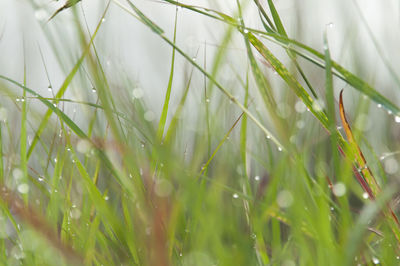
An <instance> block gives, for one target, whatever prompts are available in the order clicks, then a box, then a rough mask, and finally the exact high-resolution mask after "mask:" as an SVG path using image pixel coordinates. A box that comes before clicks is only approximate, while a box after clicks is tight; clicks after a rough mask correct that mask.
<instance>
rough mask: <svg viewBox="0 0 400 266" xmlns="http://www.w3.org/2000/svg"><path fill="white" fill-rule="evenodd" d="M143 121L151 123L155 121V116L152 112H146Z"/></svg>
mask: <svg viewBox="0 0 400 266" xmlns="http://www.w3.org/2000/svg"><path fill="white" fill-rule="evenodd" d="M144 119H145V120H147V121H149V122H150V121H153V120H154V119H155V115H154V113H153V112H152V111H147V112H146V113H144Z"/></svg>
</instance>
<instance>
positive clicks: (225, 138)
mask: <svg viewBox="0 0 400 266" xmlns="http://www.w3.org/2000/svg"><path fill="white" fill-rule="evenodd" d="M243 114H244V113H241V114H240V116H239V117H238V118H237V119H236V121H235V122H234V123H233V125H232V127H231V128H230V129H229V130H228V132H226V134H225V136H224V137H223V138H222V140H221V141H220V142H219V143H218V145H217V147H216V148H215V150H214V152H213V153H212V154H211V156H210V158H208V160H207V162H206V163H205V164H204V166H203V167H202V168H201V170H200V175H202V174H203V173H204V172H205V171H207V167H208V165H209V164H210V163H211V161H212V159H213V158H214V156H215V155H216V154H217V152H218V150H219V149H220V148H221V147H222V145H223V144H224V142H225V141H226V140H227V139H228V137H229V135H230V134H231V132H232V131H233V129H234V128H235V127H236V125H237V123H239V121H240V119H241V118H242V116H243Z"/></svg>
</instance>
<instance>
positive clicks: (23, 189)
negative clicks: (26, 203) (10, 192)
mask: <svg viewBox="0 0 400 266" xmlns="http://www.w3.org/2000/svg"><path fill="white" fill-rule="evenodd" d="M17 190H18V192H19V193H21V194H26V193H28V191H29V185H28V184H26V183H22V184H20V185H19V186H18V187H17Z"/></svg>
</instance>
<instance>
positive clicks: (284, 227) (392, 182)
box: [0, 0, 400, 266]
mask: <svg viewBox="0 0 400 266" xmlns="http://www.w3.org/2000/svg"><path fill="white" fill-rule="evenodd" d="M161 2H162V3H163V4H165V5H164V6H165V7H171V6H172V7H176V12H175V14H176V15H175V17H173V18H171V21H173V22H174V23H173V28H172V29H166V28H164V27H165V26H164V25H159V24H158V23H157V20H156V19H154V17H153V16H152V15H151V14H147V13H145V12H144V11H143V10H141V8H140V7H139V6H138V5H139V4H138V3H136V1H130V0H128V1H118V0H112V1H110V2H108V3H106V4H105V5H103V7H104V9H103V12H102V14H101V15H99V17H98V18H97V24H96V27H95V29H94V30H93V31H90V30H89V29H90V27H88V24H87V22H86V20H85V17H84V16H82V15H81V14H80V13H79V12H80V11H82V10H81V9H79V7H80V4H77V5H75V6H73V7H72V8H69V7H68V8H65V9H64V10H63V13H65V12H71V13H72V14H73V20H71V24H72V25H74V26H73V29H74V34H75V35H76V36H75V40H74V41H73V43H74V46H73V48H71V49H70V50H66V49H65V47H67V46H68V42H66V43H64V44H63V41H62V40H64V39H63V37H64V36H63V33H62V32H61V31H60V30H58V31H57V30H56V29H59V27H60V25H59V24H57V19H59V16H60V14H62V13H60V14H57V16H55V17H54V18H52V20H50V21H47V19H46V20H45V23H43V25H42V27H43V28H42V30H43V32H44V33H45V36H46V37H47V41H48V42H49V44H50V45H51V47H52V49H53V53H54V55H55V58H57V60H58V63H59V64H60V68H61V69H64V70H65V74H64V80H63V82H61V83H60V84H61V85H60V86H59V87H58V88H57V87H53V85H52V83H53V82H52V79H53V77H52V76H51V75H49V73H48V72H47V69H48V68H49V66H48V65H47V63H46V60H45V59H44V57H43V55H42V54H41V56H42V57H41V58H42V60H43V64H44V68H45V70H46V74H47V77H48V81H49V87H48V90H49V91H51V94H52V96H51V97H48V96H47V95H45V94H44V92H43V91H42V90H38V89H36V88H34V87H31V85H30V83H29V79H27V76H28V74H29V71H30V69H29V67H26V66H27V65H26V64H25V67H24V69H22V70H21V73H22V76H23V77H24V78H23V79H22V80H21V81H19V80H15V79H13V78H11V77H8V76H5V75H3V74H2V73H0V89H1V92H2V93H3V94H4V95H6V97H4V98H3V100H2V102H1V106H2V107H1V108H0V118H1V120H2V122H1V125H0V149H1V151H2V152H1V154H2V156H0V174H1V179H0V180H1V183H0V186H1V189H0V199H1V201H0V202H1V204H0V206H1V216H0V238H1V239H0V260H1V262H2V264H5V265H18V264H23V265H185V266H186V265H286V266H289V265H358V264H360V265H371V264H382V265H396V264H398V262H399V258H400V257H399V256H400V254H399V247H400V245H399V244H400V243H399V241H400V231H399V222H398V218H397V215H398V208H397V194H398V192H399V191H398V184H399V180H398V178H397V174H398V171H397V170H398V163H397V160H396V156H397V155H398V153H397V152H396V150H395V149H396V147H397V144H395V143H397V142H396V141H397V138H396V135H395V134H391V133H387V134H384V135H383V138H384V139H383V140H382V141H380V142H376V141H374V139H373V138H375V137H376V136H374V135H373V134H366V131H365V128H366V127H367V126H369V127H374V126H375V125H378V124H379V125H381V124H382V123H380V122H379V121H375V119H378V120H386V122H385V126H386V128H384V129H382V130H385V131H387V132H391V130H392V129H398V128H397V127H396V122H397V123H398V122H400V118H399V117H400V109H399V107H398V106H397V104H396V103H395V101H394V100H393V98H389V97H386V96H384V94H383V93H382V92H381V91H380V90H378V89H376V88H374V84H370V83H369V81H368V82H367V79H366V78H365V77H363V76H361V75H358V74H356V73H357V71H356V70H352V69H350V68H349V69H348V68H345V67H344V66H342V65H341V64H340V62H339V61H338V60H336V59H335V58H332V55H331V51H330V43H329V39H328V36H329V34H328V33H329V28H330V27H329V25H327V27H326V30H325V34H324V35H322V36H321V40H322V43H323V49H322V51H319V49H316V48H313V47H310V46H308V45H306V44H305V43H302V42H301V41H299V40H296V39H293V38H291V37H290V34H289V33H288V31H287V29H286V28H285V21H284V20H283V19H282V18H281V16H280V13H279V9H277V8H276V6H275V5H274V2H273V1H271V0H268V1H266V3H260V2H259V1H257V0H255V1H254V2H251V1H247V2H246V1H244V2H240V1H237V2H236V7H235V9H234V12H233V13H232V14H228V13H225V11H224V12H222V11H220V10H219V9H218V10H217V9H212V8H209V7H198V6H192V5H187V4H184V3H180V2H175V1H172V0H165V1H161ZM32 4H33V6H34V8H36V9H37V8H39V7H38V6H35V4H34V3H32ZM159 4H160V5H161V3H159ZM100 6H102V5H100ZM110 8H115V9H119V10H120V11H121V12H124V13H126V15H129V18H130V19H131V20H132V21H134V22H135V23H141V24H142V25H143V26H144V27H146V29H147V30H148V31H150V32H152V33H153V34H154V35H155V36H156V37H157V38H158V41H159V44H160V45H168V47H169V49H170V51H171V57H169V60H170V63H169V66H170V68H169V70H168V72H169V76H168V79H167V80H166V81H165V87H164V88H157V93H158V94H161V95H162V98H163V99H164V101H163V103H162V106H160V108H158V109H157V108H155V106H154V104H152V102H151V101H149V99H151V97H152V93H154V91H156V90H152V91H150V88H143V87H140V86H139V85H138V84H139V82H140V81H137V80H134V79H133V78H132V77H131V75H128V74H127V73H126V72H124V71H118V70H117V69H114V70H115V72H113V71H112V70H113V69H111V70H110V68H107V66H106V65H107V61H106V58H105V57H103V55H102V53H101V51H102V49H99V48H98V47H99V46H101V43H100V41H97V38H98V34H99V33H100V32H101V31H102V30H103V27H104V25H105V23H104V22H105V21H106V19H107V20H112V19H113V18H112V17H111V16H109V12H110ZM355 8H358V7H357V6H356V7H355ZM179 10H185V12H191V14H196V15H198V16H201V17H204V18H207V19H208V20H212V21H213V23H216V24H218V25H220V26H222V27H223V28H224V29H225V30H224V32H223V34H222V35H221V36H219V37H220V40H221V42H220V43H219V44H218V45H217V46H216V47H214V48H213V49H214V50H213V52H212V53H213V56H212V57H208V55H207V53H210V51H209V50H207V49H210V48H209V46H207V44H206V43H204V44H202V45H201V46H199V48H198V49H197V51H196V53H195V54H193V53H192V52H188V51H187V50H186V49H185V47H183V46H182V45H180V43H179V42H178V41H177V36H179V34H180V33H179V30H178V29H179V25H180V24H179V23H180V20H179ZM221 10H222V9H221ZM248 10H252V11H254V14H258V15H259V17H258V18H257V19H258V20H259V22H260V25H261V26H260V27H259V28H252V27H248V26H247V21H248V20H249V18H247V17H246V15H244V14H247V13H248V12H247V11H248ZM301 19H307V18H301ZM364 23H365V21H364ZM57 27H58V28H57ZM211 30H212V29H211ZM166 32H172V35H171V36H169V34H167V33H166ZM368 33H369V34H370V35H371V36H372V32H371V31H369V32H368ZM133 34H135V33H133ZM372 37H373V36H372ZM236 39H239V40H240V41H241V42H242V44H243V47H244V48H243V49H242V50H240V52H237V51H235V52H232V51H231V45H232V44H233V43H234V42H235V41H236ZM0 41H1V40H0ZM138 41H140V40H139V39H138ZM25 45H28V44H25ZM63 45H64V46H63ZM271 47H272V48H271ZM375 47H377V48H379V54H381V56H383V55H382V49H383V48H382V47H379V46H378V44H377V43H376V44H375ZM203 48H204V49H203ZM278 48H279V49H280V52H276V50H277V49H278ZM73 51H74V52H73ZM77 51H79V52H77ZM40 53H41V52H40ZM235 53H240V56H242V57H244V58H245V60H242V65H240V66H237V65H235V64H233V63H232V62H234V60H235V59H236V58H235V56H237V55H238V54H235ZM201 55H203V56H204V59H203V62H201ZM64 58H68V60H67V61H68V63H67V62H66V61H65V60H64ZM208 58H211V59H212V60H211V61H210V60H209V59H208ZM282 58H284V59H282ZM177 60H182V61H183V62H184V65H183V69H180V68H179V67H182V65H180V64H178V63H177V62H178V61H177ZM207 60H208V61H207ZM182 61H179V62H182ZM383 61H384V63H385V64H386V65H387V71H389V72H390V73H389V75H390V76H391V77H392V79H393V83H394V84H395V83H396V80H397V78H396V73H395V71H393V68H392V67H391V66H390V65H389V64H388V61H387V59H386V58H383ZM70 62H72V63H71V64H69V63H70ZM235 62H237V61H235ZM227 73H229V74H228V75H229V78H227V77H226V75H227ZM315 76H317V77H318V80H317V81H318V84H319V85H318V84H315V83H317V82H316V80H315ZM116 77H117V78H116ZM148 77H149V78H151V79H157V78H158V76H157V74H156V73H149V75H148ZM178 79H181V80H182V81H181V82H178ZM320 84H323V86H322V88H320V89H317V88H318V87H319V86H321V85H320ZM338 84H344V85H340V87H339V85H338ZM394 86H395V85H394ZM343 88H344V90H342V89H343ZM339 91H341V92H340V96H339ZM390 93H391V92H385V95H390ZM347 98H349V99H350V100H347ZM376 106H377V107H378V108H376ZM43 108H44V109H43ZM157 110H161V111H157ZM377 110H385V111H386V112H387V114H386V113H383V112H377ZM377 116H379V117H378V118H377ZM351 118H354V119H351ZM376 143H378V144H376ZM379 143H380V145H379ZM385 145H386V146H387V147H389V148H390V150H387V151H386V153H385V154H383V155H380V154H381V153H382V149H383V150H384V149H385V148H383V147H384V146H385Z"/></svg>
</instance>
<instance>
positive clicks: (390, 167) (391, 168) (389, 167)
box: [384, 158, 399, 174]
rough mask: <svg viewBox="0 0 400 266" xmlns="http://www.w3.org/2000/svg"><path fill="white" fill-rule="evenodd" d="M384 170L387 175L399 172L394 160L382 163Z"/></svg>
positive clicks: (390, 159)
mask: <svg viewBox="0 0 400 266" xmlns="http://www.w3.org/2000/svg"><path fill="white" fill-rule="evenodd" d="M384 169H385V171H386V173H388V174H395V173H396V172H397V170H399V164H398V163H397V161H396V159H394V158H389V159H387V160H386V161H385V163H384Z"/></svg>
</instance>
